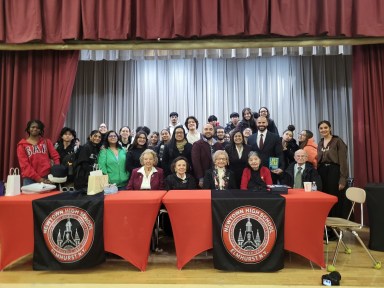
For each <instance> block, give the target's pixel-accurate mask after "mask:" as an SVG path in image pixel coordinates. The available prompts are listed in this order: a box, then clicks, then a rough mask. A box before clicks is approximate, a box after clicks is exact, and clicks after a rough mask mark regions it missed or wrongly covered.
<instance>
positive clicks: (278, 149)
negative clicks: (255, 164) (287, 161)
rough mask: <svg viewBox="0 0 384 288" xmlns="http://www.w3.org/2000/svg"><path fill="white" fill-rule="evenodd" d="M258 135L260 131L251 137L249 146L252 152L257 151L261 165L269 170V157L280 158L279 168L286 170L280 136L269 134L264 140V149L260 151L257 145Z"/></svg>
mask: <svg viewBox="0 0 384 288" xmlns="http://www.w3.org/2000/svg"><path fill="white" fill-rule="evenodd" d="M258 133H259V131H257V133H255V134H252V135H251V136H249V138H248V143H247V144H248V145H249V146H251V149H252V151H256V152H257V153H258V154H259V156H260V159H261V163H262V165H263V166H264V167H267V168H269V157H277V158H279V168H280V169H282V170H284V153H283V145H282V144H281V140H280V137H279V135H277V134H275V133H271V132H267V135H266V136H265V139H264V147H263V149H262V150H260V149H259V145H258V143H257V135H258Z"/></svg>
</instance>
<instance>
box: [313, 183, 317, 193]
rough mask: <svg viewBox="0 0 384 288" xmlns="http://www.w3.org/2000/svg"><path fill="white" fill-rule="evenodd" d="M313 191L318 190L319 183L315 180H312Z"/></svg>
mask: <svg viewBox="0 0 384 288" xmlns="http://www.w3.org/2000/svg"><path fill="white" fill-rule="evenodd" d="M312 191H317V185H316V182H315V181H313V182H312Z"/></svg>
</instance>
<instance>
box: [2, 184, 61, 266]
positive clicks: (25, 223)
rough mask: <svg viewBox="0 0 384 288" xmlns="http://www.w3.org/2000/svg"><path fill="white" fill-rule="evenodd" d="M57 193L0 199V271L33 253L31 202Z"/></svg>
mask: <svg viewBox="0 0 384 288" xmlns="http://www.w3.org/2000/svg"><path fill="white" fill-rule="evenodd" d="M57 193H58V192H50V193H43V194H34V195H18V196H9V197H1V198H0V270H3V269H4V267H5V266H7V265H9V264H11V263H12V262H13V261H15V260H17V259H19V258H20V257H22V256H25V255H28V254H31V253H32V252H33V244H34V243H33V212H32V200H35V199H39V198H43V197H47V196H51V195H54V194H57Z"/></svg>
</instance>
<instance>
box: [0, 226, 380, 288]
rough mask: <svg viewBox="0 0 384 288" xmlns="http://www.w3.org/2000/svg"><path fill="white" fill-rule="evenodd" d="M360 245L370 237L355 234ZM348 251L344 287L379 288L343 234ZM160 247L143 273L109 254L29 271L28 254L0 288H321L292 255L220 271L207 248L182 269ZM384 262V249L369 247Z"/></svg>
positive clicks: (341, 266) (168, 247)
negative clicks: (261, 266) (271, 264)
mask: <svg viewBox="0 0 384 288" xmlns="http://www.w3.org/2000/svg"><path fill="white" fill-rule="evenodd" d="M360 235H361V236H362V238H363V240H364V241H365V243H367V237H368V235H369V233H368V230H367V229H364V230H363V231H362V233H360ZM346 242H347V243H348V244H351V245H350V247H351V248H352V254H350V255H347V254H344V253H341V254H339V257H338V261H337V264H336V268H337V271H339V272H340V274H341V276H342V279H341V285H342V286H343V287H348V286H359V287H384V268H383V269H382V270H375V269H373V268H372V264H371V261H370V258H369V257H368V255H367V254H366V253H365V251H364V250H363V249H362V248H361V247H360V246H358V243H357V241H355V240H354V239H353V238H351V237H347V240H346ZM335 244H336V242H330V244H329V245H325V246H324V247H325V248H324V249H325V257H326V260H327V261H328V262H331V258H332V256H333V249H334V247H335ZM161 245H162V247H163V248H164V251H163V252H161V253H153V254H152V255H151V256H150V259H149V264H148V267H147V271H145V272H139V271H138V270H137V268H135V267H134V266H132V265H131V264H129V263H128V262H126V261H123V260H121V259H118V257H112V256H109V257H108V258H107V261H106V263H104V264H102V265H100V266H98V267H96V268H93V269H87V270H77V271H63V272H47V271H33V270H32V260H31V259H32V257H31V256H28V257H25V258H24V259H22V260H19V261H18V262H16V263H14V264H13V265H11V266H9V267H8V268H6V269H5V270H4V271H2V272H0V287H20V288H21V287H23V288H24V287H137V286H140V287H152V286H153V287H154V286H156V287H157V288H160V287H197V286H199V287H222V286H227V285H230V286H231V287H243V288H244V287H253V286H267V285H268V286H269V285H270V286H273V287H281V286H311V287H313V286H320V284H321V280H320V279H321V276H322V275H324V274H326V273H327V272H326V271H325V270H322V269H320V268H319V267H317V266H314V267H311V263H310V262H309V261H308V260H306V259H305V258H303V257H301V256H299V255H296V254H294V253H288V252H287V253H286V258H285V268H284V269H283V270H281V271H279V272H275V273H244V272H223V271H218V270H215V269H213V263H212V254H211V252H207V253H202V254H201V255H198V256H197V257H195V258H194V259H193V260H192V261H191V262H190V263H188V264H187V265H186V266H185V267H184V268H183V269H182V270H177V269H176V257H175V252H174V246H173V241H172V240H170V239H169V238H167V237H164V238H163V239H162V240H161ZM372 254H373V255H374V256H375V257H376V258H377V260H379V261H381V262H383V263H384V252H377V251H372Z"/></svg>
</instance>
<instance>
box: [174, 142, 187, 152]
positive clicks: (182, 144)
mask: <svg viewBox="0 0 384 288" xmlns="http://www.w3.org/2000/svg"><path fill="white" fill-rule="evenodd" d="M187 143H188V141H187V140H186V139H183V141H181V142H177V141H176V148H177V150H179V152H180V154H181V153H183V151H184V146H185V144H187Z"/></svg>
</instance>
